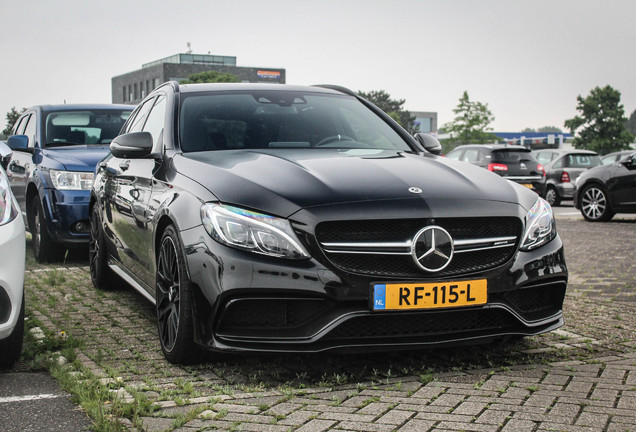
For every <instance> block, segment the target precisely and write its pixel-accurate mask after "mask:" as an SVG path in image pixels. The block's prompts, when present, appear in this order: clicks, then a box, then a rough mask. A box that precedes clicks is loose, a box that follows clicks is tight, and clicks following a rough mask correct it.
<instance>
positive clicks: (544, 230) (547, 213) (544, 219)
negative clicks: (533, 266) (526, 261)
mask: <svg viewBox="0 0 636 432" xmlns="http://www.w3.org/2000/svg"><path fill="white" fill-rule="evenodd" d="M554 237H556V225H555V223H554V214H553V213H552V207H550V204H548V202H547V201H545V200H544V199H543V198H539V199H538V200H537V202H536V203H534V205H533V206H532V208H531V209H530V211H529V212H528V214H527V216H526V232H525V233H524V236H523V241H522V242H521V250H522V251H530V250H533V249H536V248H538V247H539V246H543V245H544V244H546V243H548V242H549V241H551V240H552V239H553V238H554Z"/></svg>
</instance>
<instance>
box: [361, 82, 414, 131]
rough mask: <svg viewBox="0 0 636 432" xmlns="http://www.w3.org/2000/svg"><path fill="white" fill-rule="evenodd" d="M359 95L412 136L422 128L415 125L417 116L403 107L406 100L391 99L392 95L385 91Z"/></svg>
mask: <svg viewBox="0 0 636 432" xmlns="http://www.w3.org/2000/svg"><path fill="white" fill-rule="evenodd" d="M358 94H359V95H360V96H362V97H363V98H365V99H366V100H368V101H369V102H371V103H373V104H374V105H375V106H377V107H378V108H380V109H381V110H382V111H384V112H385V113H387V114H388V115H389V116H391V118H392V119H393V120H395V121H396V122H398V123H399V125H400V126H402V127H403V128H404V129H406V130H407V131H408V132H409V133H410V134H414V133H416V132H419V129H420V128H419V126H418V125H416V124H415V116H414V115H412V114H411V112H410V111H407V110H405V109H404V107H403V105H404V102H406V101H405V100H404V99H391V95H390V94H388V93H387V92H385V91H384V90H372V91H370V92H363V91H358Z"/></svg>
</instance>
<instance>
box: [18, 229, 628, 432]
mask: <svg viewBox="0 0 636 432" xmlns="http://www.w3.org/2000/svg"><path fill="white" fill-rule="evenodd" d="M558 228H559V232H560V234H561V236H562V237H563V239H564V242H565V245H566V259H567V260H568V265H569V267H570V275H571V279H570V284H569V289H568V294H567V297H566V302H565V308H564V309H565V318H566V324H565V326H564V327H563V328H561V329H560V330H558V331H556V332H552V333H550V334H547V335H542V336H536V337H530V338H526V339H524V340H521V341H516V342H509V343H507V344H505V345H486V346H480V347H471V348H456V349H444V350H430V351H409V352H400V353H385V354H366V355H339V354H321V355H304V356H301V355H276V356H274V355H266V356H264V355H260V356H256V355H253V356H229V355H223V356H216V357H214V358H213V359H211V360H210V362H208V363H205V364H202V365H200V366H194V367H176V366H173V365H171V364H169V363H168V362H166V361H165V360H164V359H163V356H162V355H161V351H160V348H159V343H158V339H157V334H156V323H155V316H154V308H153V306H152V305H150V304H149V303H148V302H147V301H145V300H144V299H143V298H142V297H141V296H140V295H138V294H137V293H136V292H135V291H134V290H132V289H130V288H127V287H126V286H125V285H124V284H123V283H122V286H121V287H117V288H115V289H113V290H111V291H96V290H94V289H93V288H92V286H91V284H90V276H89V273H88V269H87V267H86V262H85V261H84V260H83V259H78V260H72V262H69V263H68V264H65V265H49V266H45V267H39V266H36V265H34V264H30V265H29V266H28V267H29V269H28V272H27V279H26V289H27V305H28V306H27V308H28V309H29V311H30V315H31V317H32V320H33V321H35V322H37V323H38V325H39V326H41V327H42V329H43V330H44V331H45V334H46V337H48V338H56V337H59V338H66V337H68V338H69V339H71V340H73V341H74V345H73V346H76V347H77V348H75V350H74V356H75V358H70V360H71V361H70V362H69V363H68V364H66V365H64V366H62V368H61V369H62V371H63V373H65V374H66V376H70V377H72V378H73V379H75V380H77V381H78V382H81V383H83V385H84V386H85V387H88V386H99V387H100V388H101V389H105V390H106V391H107V393H106V394H107V395H108V394H109V395H110V396H109V397H108V401H106V400H104V403H103V412H104V413H105V414H104V415H105V416H106V417H108V418H110V420H111V421H112V422H115V423H119V424H122V425H124V426H125V427H126V428H128V429H131V430H147V431H164V430H168V431H171V430H175V431H196V430H201V431H203V430H216V429H220V430H236V431H238V430H246V431H302V432H308V431H313V432H315V431H324V430H332V429H333V430H339V431H340V430H348V431H394V430H397V431H418V432H419V431H432V430H436V431H502V432H514V431H519V432H525V431H528V432H530V431H536V432H538V431H572V432H578V431H599V432H600V431H607V432H618V431H620V432H624V431H636V352H635V347H636V344H635V342H634V334H635V332H634V330H635V328H636V324H635V321H636V320H635V319H634V316H635V312H636V260H635V259H634V257H635V253H634V251H635V246H636V221H634V220H623V221H621V220H615V221H613V222H610V223H604V224H592V223H586V222H583V221H582V220H559V221H558ZM67 355H68V354H67ZM59 362H60V363H63V360H59Z"/></svg>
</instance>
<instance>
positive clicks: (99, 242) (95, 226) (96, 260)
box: [88, 204, 113, 289]
mask: <svg viewBox="0 0 636 432" xmlns="http://www.w3.org/2000/svg"><path fill="white" fill-rule="evenodd" d="M89 235H90V238H89V243H88V262H89V266H90V269H91V282H93V286H94V287H95V288H100V289H106V288H109V285H110V284H111V283H112V277H113V273H112V270H111V269H110V267H108V257H107V254H106V245H105V244H104V231H103V230H102V225H101V217H100V216H99V208H98V207H97V204H95V205H94V206H93V210H92V211H91V217H90V231H89Z"/></svg>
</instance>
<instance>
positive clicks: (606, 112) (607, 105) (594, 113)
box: [565, 85, 634, 154]
mask: <svg viewBox="0 0 636 432" xmlns="http://www.w3.org/2000/svg"><path fill="white" fill-rule="evenodd" d="M577 101H578V104H577V106H576V109H577V111H579V113H580V115H577V116H575V117H574V118H571V119H569V120H566V121H565V127H566V128H568V129H569V130H570V131H571V133H572V135H574V134H575V132H576V131H577V130H579V132H578V134H577V135H576V136H575V137H574V142H573V144H574V147H576V148H579V149H588V150H593V151H595V152H597V153H600V154H606V153H611V152H614V151H618V150H624V149H627V148H628V147H629V144H630V143H631V142H633V141H634V135H632V134H631V133H630V132H629V131H628V130H627V129H626V128H625V124H626V123H627V118H626V117H625V109H624V108H623V105H622V104H621V103H620V102H621V93H620V92H619V91H618V90H616V89H614V88H612V87H611V86H609V85H607V86H605V87H603V88H601V87H595V88H594V89H592V91H590V94H589V95H588V96H587V97H585V98H583V97H582V96H581V95H579V96H578V97H577Z"/></svg>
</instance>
